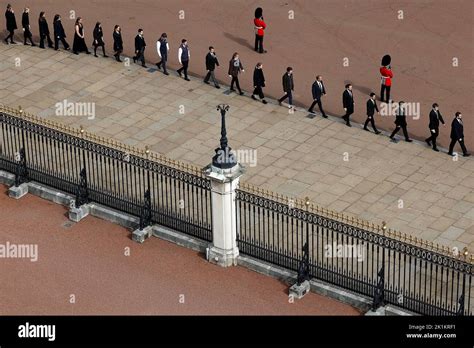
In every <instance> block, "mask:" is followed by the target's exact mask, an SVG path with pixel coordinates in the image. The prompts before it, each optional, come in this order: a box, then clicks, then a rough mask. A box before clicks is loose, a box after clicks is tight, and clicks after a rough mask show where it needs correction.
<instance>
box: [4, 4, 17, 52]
mask: <svg viewBox="0 0 474 348" xmlns="http://www.w3.org/2000/svg"><path fill="white" fill-rule="evenodd" d="M5 19H6V20H7V31H8V36H7V37H6V38H5V43H6V44H7V45H8V39H10V43H12V44H16V42H15V41H13V35H15V30H16V29H18V27H17V26H16V19H15V12H14V11H13V8H12V5H10V4H8V5H7V10H6V11H5Z"/></svg>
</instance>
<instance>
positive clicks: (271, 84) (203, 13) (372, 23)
mask: <svg viewBox="0 0 474 348" xmlns="http://www.w3.org/2000/svg"><path fill="white" fill-rule="evenodd" d="M7 2H11V3H12V4H13V6H14V7H15V9H16V13H17V22H18V23H21V12H22V9H21V7H22V6H23V5H24V2H20V1H16V0H8V1H5V0H1V1H0V8H1V9H4V8H5V7H6V4H7ZM473 4H474V3H473V2H472V0H449V1H447V0H404V1H400V0H294V1H290V0H258V1H256V0H239V1H236V0H160V1H156V0H54V1H52V0H35V1H34V2H31V1H30V3H29V5H30V6H31V15H30V17H31V19H32V23H33V25H32V27H33V33H34V34H37V32H38V28H37V24H36V23H37V17H38V13H39V11H41V10H44V11H46V12H47V18H48V21H49V23H50V26H51V25H52V17H53V16H54V14H55V13H59V14H61V15H62V16H63V22H64V24H65V28H66V31H67V34H68V36H69V37H68V40H69V42H70V43H71V42H72V37H73V22H74V21H73V20H69V19H67V17H68V14H69V13H70V11H71V10H74V11H75V13H76V15H77V16H82V17H84V20H85V22H84V23H85V31H86V42H87V44H90V43H92V29H93V27H94V24H95V22H96V21H101V22H102V24H103V27H104V32H105V35H106V36H105V39H106V45H107V49H108V50H109V51H110V50H111V47H112V38H111V36H112V31H113V26H114V25H115V24H120V25H121V26H122V28H123V35H124V44H125V53H126V54H128V55H130V54H131V53H132V50H133V37H134V36H135V35H136V31H137V29H138V28H139V27H141V28H143V29H144V30H145V38H146V40H147V43H148V47H147V52H146V57H147V59H148V60H149V61H150V62H151V63H154V62H156V61H157V60H158V57H157V53H156V46H155V42H156V39H157V38H158V37H159V35H160V34H161V33H162V32H167V33H168V39H169V42H170V47H171V52H170V55H171V56H170V62H169V63H170V64H169V65H170V67H174V68H176V66H177V48H178V46H179V43H180V40H181V39H182V38H183V37H185V38H187V39H188V40H189V44H190V48H191V52H192V53H191V62H190V71H191V72H193V73H194V74H196V75H199V76H202V75H203V74H204V73H205V70H204V56H205V54H206V52H207V47H208V46H209V45H213V46H215V47H216V50H217V53H218V56H219V58H220V62H221V67H220V68H219V69H218V71H217V77H218V78H219V79H220V80H225V81H226V83H229V82H230V81H228V76H227V66H228V61H229V59H230V57H231V55H232V53H233V52H234V51H239V52H240V55H241V59H242V62H243V64H244V67H245V68H246V72H245V73H244V74H243V76H242V78H241V80H242V87H243V88H244V89H245V90H247V91H250V90H251V88H252V87H251V85H252V82H251V79H252V72H253V67H254V65H255V64H256V63H257V61H262V62H263V63H264V71H265V76H266V79H267V88H266V93H268V94H269V95H271V96H273V97H280V96H281V94H282V91H281V76H282V74H283V72H284V70H285V68H286V67H287V66H288V65H291V66H293V68H294V75H295V84H296V88H295V99H296V101H297V102H300V103H303V104H304V105H306V107H307V106H308V105H309V103H310V102H311V92H310V87H311V84H312V82H313V78H314V76H315V75H316V74H322V75H323V76H324V78H325V84H326V88H327V90H328V95H327V96H326V98H325V100H324V104H325V105H326V109H327V111H328V112H329V113H330V114H334V115H342V114H343V110H342V106H341V103H342V102H341V95H342V91H343V89H344V84H345V83H346V82H349V81H350V82H352V83H353V84H354V89H355V100H356V105H355V107H356V111H355V114H354V116H353V117H354V118H355V120H356V121H358V122H363V121H364V120H365V101H366V99H367V95H368V93H369V92H371V91H372V90H373V91H375V92H376V93H377V94H378V93H379V89H380V82H379V81H380V79H379V72H378V69H379V64H380V60H381V57H382V56H383V55H384V54H387V53H388V54H391V56H392V67H393V71H394V75H395V78H394V82H393V83H394V85H393V87H392V96H393V98H394V99H395V100H396V101H397V100H400V99H403V100H405V101H409V102H420V103H421V119H419V120H409V126H408V128H409V131H410V132H411V133H412V134H413V135H415V136H416V137H418V138H420V139H424V138H426V136H427V135H428V133H429V131H428V113H429V110H430V108H431V104H432V103H433V102H438V103H439V104H440V108H441V109H440V110H441V113H442V114H444V116H445V119H446V120H447V122H448V125H449V124H450V122H451V120H452V118H453V115H454V113H455V112H456V111H462V112H463V116H464V119H465V122H464V123H465V128H466V129H465V134H466V138H467V139H466V144H467V145H468V147H469V146H470V147H471V148H474V139H473V138H472V134H473V131H474V121H473V117H472V110H473V98H472V97H471V96H472V94H473V92H474V90H473V84H472V80H473V79H472V77H473V75H472V62H473V54H472V53H473V51H472V42H473V30H472V23H473V6H474V5H473ZM257 6H261V7H263V9H264V18H265V21H266V22H267V25H268V29H267V31H266V38H265V43H264V46H265V48H266V49H267V50H268V53H267V54H265V55H259V54H257V53H255V52H253V51H252V45H253V40H254V36H253V35H254V34H253V13H254V9H255V8H256V7H257ZM181 10H183V11H184V15H185V18H184V19H179V17H178V15H179V11H181ZM399 10H402V11H403V16H404V19H398V16H399V12H398V11H399ZM288 11H294V16H295V17H294V18H295V19H294V20H290V19H288ZM2 23H3V22H2ZM344 57H347V58H348V59H349V66H348V67H343V58H344ZM453 57H456V58H458V60H459V66H458V67H453V65H452V61H453ZM5 102H6V103H8V101H5ZM316 109H317V108H316ZM295 122H297V119H296V116H295ZM378 123H379V125H380V126H381V128H383V129H393V118H392V117H384V118H381V117H379V120H378ZM448 128H449V126H448V127H446V128H442V129H441V135H440V138H439V139H440V140H441V143H442V145H443V146H445V147H446V146H447V144H448V138H449V129H448Z"/></svg>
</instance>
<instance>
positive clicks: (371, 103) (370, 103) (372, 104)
mask: <svg viewBox="0 0 474 348" xmlns="http://www.w3.org/2000/svg"><path fill="white" fill-rule="evenodd" d="M376 111H377V113H378V112H379V108H378V107H377V102H376V101H375V93H370V98H369V100H367V119H366V120H365V124H364V130H366V131H369V128H367V126H368V125H369V122H370V124H371V125H372V128H373V129H374V132H375V134H380V131H379V130H377V127H375V120H374V118H375V112H376ZM369 132H370V131H369Z"/></svg>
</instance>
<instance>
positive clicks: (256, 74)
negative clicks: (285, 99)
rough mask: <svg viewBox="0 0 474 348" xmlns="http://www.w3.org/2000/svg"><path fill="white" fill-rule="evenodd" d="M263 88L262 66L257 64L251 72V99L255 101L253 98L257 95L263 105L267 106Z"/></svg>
mask: <svg viewBox="0 0 474 348" xmlns="http://www.w3.org/2000/svg"><path fill="white" fill-rule="evenodd" d="M263 87H265V76H264V75H263V65H262V63H257V65H256V66H255V70H254V71H253V88H254V90H253V93H252V99H253V100H257V98H256V97H255V96H256V95H258V97H259V98H260V100H261V101H262V103H263V104H267V101H266V100H265V95H264V94H263Z"/></svg>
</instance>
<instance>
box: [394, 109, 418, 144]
mask: <svg viewBox="0 0 474 348" xmlns="http://www.w3.org/2000/svg"><path fill="white" fill-rule="evenodd" d="M400 129H403V135H404V136H405V141H407V142H409V143H411V142H412V141H413V140H411V139H410V137H409V136H408V130H407V117H406V110H405V102H404V101H400V102H399V103H398V110H397V114H396V117H395V129H394V130H393V132H392V134H391V135H390V140H391V141H392V142H394V143H397V142H398V141H397V139H395V134H397V133H398V131H399V130H400Z"/></svg>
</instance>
